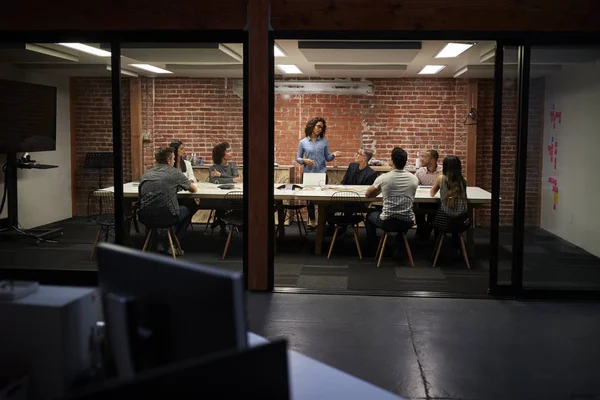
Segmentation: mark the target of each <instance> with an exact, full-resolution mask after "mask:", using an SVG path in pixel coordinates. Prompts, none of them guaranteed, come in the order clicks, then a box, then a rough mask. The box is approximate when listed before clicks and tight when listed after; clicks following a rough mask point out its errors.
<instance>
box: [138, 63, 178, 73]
mask: <svg viewBox="0 0 600 400" xmlns="http://www.w3.org/2000/svg"><path fill="white" fill-rule="evenodd" d="M129 66H130V67H135V68H139V69H143V70H145V71H150V72H154V73H155V74H172V72H171V71H167V70H166V69H162V68H158V67H155V66H154V65H150V64H129Z"/></svg>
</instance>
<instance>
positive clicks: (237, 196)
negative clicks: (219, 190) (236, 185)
mask: <svg viewBox="0 0 600 400" xmlns="http://www.w3.org/2000/svg"><path fill="white" fill-rule="evenodd" d="M223 208H224V209H226V210H227V211H226V212H225V214H224V215H223V216H222V217H221V219H222V220H223V221H225V222H226V223H227V224H230V225H239V226H242V225H243V224H244V192H242V191H241V190H232V191H231V192H228V193H227V194H225V198H224V199H223Z"/></svg>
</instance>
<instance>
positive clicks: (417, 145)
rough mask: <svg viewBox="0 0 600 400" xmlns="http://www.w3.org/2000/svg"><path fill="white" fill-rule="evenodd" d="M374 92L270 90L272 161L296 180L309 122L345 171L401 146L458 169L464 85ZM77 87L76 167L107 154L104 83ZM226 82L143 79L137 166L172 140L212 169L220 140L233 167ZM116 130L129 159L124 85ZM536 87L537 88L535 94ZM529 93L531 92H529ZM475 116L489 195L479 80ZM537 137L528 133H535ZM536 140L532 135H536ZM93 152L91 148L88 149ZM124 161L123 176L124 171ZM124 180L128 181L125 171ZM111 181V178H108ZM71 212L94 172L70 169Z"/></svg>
mask: <svg viewBox="0 0 600 400" xmlns="http://www.w3.org/2000/svg"><path fill="white" fill-rule="evenodd" d="M371 81H372V82H373V84H374V89H375V90H374V92H375V94H374V95H369V96H367V95H365V96H347V95H323V94H301V95H285V94H278V95H276V99H275V146H276V148H275V159H276V161H277V162H278V163H279V164H282V165H284V164H292V165H295V166H296V168H295V170H296V179H300V175H301V170H302V169H301V167H300V166H298V165H297V164H296V163H295V158H296V152H297V148H298V141H299V140H300V139H302V138H304V136H305V135H304V126H305V125H306V122H307V121H308V120H309V119H310V118H312V117H314V116H322V117H324V118H325V119H326V120H327V129H328V134H327V137H328V139H329V142H330V147H331V150H332V151H336V150H339V151H341V152H342V153H343V155H342V156H341V157H339V158H338V159H336V160H335V161H334V162H332V163H330V165H347V164H348V163H349V162H351V161H352V160H353V158H354V153H355V151H356V150H357V149H358V148H359V147H361V146H362V147H365V148H371V149H374V150H375V151H376V154H375V158H378V159H382V160H386V161H387V160H388V159H389V154H390V151H391V149H392V148H393V147H394V146H401V147H403V148H404V149H405V150H406V151H407V152H408V154H409V164H414V162H415V158H416V156H417V154H418V152H419V151H422V150H425V149H428V148H435V149H437V150H438V151H439V153H440V156H441V159H440V162H441V161H442V159H443V157H444V156H446V155H448V154H455V155H457V156H458V157H460V158H461V160H462V161H463V167H464V168H465V169H466V132H467V130H466V127H465V126H464V125H463V123H462V121H463V118H464V115H465V113H466V111H467V108H468V104H467V84H468V81H467V80H461V79H458V80H457V79H427V78H424V79H421V78H410V79H373V80H371ZM75 82H76V87H77V100H76V105H77V109H76V112H77V116H76V117H77V135H78V137H77V154H78V165H80V163H82V162H83V157H84V155H85V152H87V151H104V150H106V151H110V150H111V149H112V146H111V143H112V139H111V136H110V135H111V129H110V118H111V112H110V81H109V80H108V79H102V78H97V79H88V78H81V79H76V80H75ZM232 83H233V82H232V81H231V80H227V79H191V78H156V79H152V78H143V79H142V126H143V130H144V131H145V132H148V133H149V134H150V140H149V141H145V142H144V145H143V151H144V157H143V159H144V167H145V169H148V168H151V167H152V166H153V165H154V158H153V157H154V151H155V150H156V148H158V147H161V146H166V145H168V144H169V142H170V141H171V140H173V139H180V140H182V141H183V142H184V143H185V144H186V151H187V152H188V154H191V153H197V154H198V155H199V156H202V157H204V159H205V163H211V162H212V161H211V151H212V148H213V146H214V145H215V144H216V143H218V142H220V141H223V140H227V141H229V142H230V143H231V144H232V145H233V147H234V152H235V154H234V160H235V161H236V162H238V163H241V162H242V129H243V121H242V100H241V99H240V98H239V97H238V96H237V95H235V94H234V93H233V90H232ZM123 85H124V89H123V95H124V96H123V104H124V108H123V134H124V143H125V147H124V151H125V154H126V156H127V158H126V163H129V160H130V157H129V151H128V149H129V140H130V139H129V138H130V131H129V86H128V82H127V81H126V80H125V81H124V84H123ZM540 88H541V90H540ZM534 93H535V96H534ZM540 96H542V97H543V82H542V84H541V86H540V85H538V86H537V89H536V86H535V85H534V86H533V87H532V99H534V98H535V99H536V100H535V101H532V104H531V105H530V107H531V114H532V115H531V118H530V133H529V134H530V140H529V144H530V146H529V154H530V157H529V159H528V173H529V178H528V179H530V181H531V182H534V181H535V182H537V180H538V179H539V154H540V148H539V146H540V141H539V138H540V136H539V135H540V134H541V132H542V129H541V124H542V122H541V117H542V115H541V111H540V112H539V120H538V119H536V118H535V115H537V114H536V112H537V111H536V112H534V111H533V110H540V107H542V108H543V101H541V100H543V99H542V97H540ZM478 102H479V107H478V108H479V109H478V112H479V118H478V125H477V131H478V142H477V179H476V184H477V185H478V186H481V187H482V188H484V189H487V190H491V161H492V147H491V146H492V126H493V81H492V80H480V81H479V99H478ZM516 121H517V120H516V87H513V88H507V89H506V90H505V92H504V107H503V140H502V160H501V162H502V170H501V197H502V201H501V217H500V221H501V224H502V225H511V224H512V205H513V190H514V182H515V180H514V178H515V175H514V161H515V156H516V153H515V151H516ZM536 135H537V136H536ZM535 138H537V139H535ZM94 149H97V150H94ZM128 165H129V164H126V179H130V176H131V175H130V168H129V166H128ZM127 174H128V175H127ZM111 176H112V175H111ZM78 182H79V185H78V204H79V210H82V207H83V206H84V204H85V201H86V197H85V196H86V195H87V193H88V192H89V190H91V189H93V188H95V185H96V183H95V182H96V176H95V175H93V173H88V172H85V171H83V170H81V169H78ZM537 199H538V190H537V185H528V194H527V207H528V210H527V212H526V214H527V216H528V223H535V221H536V220H537V213H538V210H537V201H538V200H537ZM489 218H490V212H489V207H486V208H484V209H482V210H481V211H480V212H479V213H478V218H477V223H478V224H479V225H484V226H487V225H489Z"/></svg>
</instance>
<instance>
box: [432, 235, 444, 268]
mask: <svg viewBox="0 0 600 400" xmlns="http://www.w3.org/2000/svg"><path fill="white" fill-rule="evenodd" d="M444 236H445V234H444V233H440V243H439V244H438V247H437V249H436V251H435V258H434V259H433V268H435V264H437V260H438V257H439V256H440V250H441V249H442V244H444Z"/></svg>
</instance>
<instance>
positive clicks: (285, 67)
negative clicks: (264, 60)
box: [277, 64, 302, 74]
mask: <svg viewBox="0 0 600 400" xmlns="http://www.w3.org/2000/svg"><path fill="white" fill-rule="evenodd" d="M277 68H279V69H280V70H282V71H283V72H285V73H286V74H301V73H302V71H300V68H298V67H297V66H295V65H294V64H277Z"/></svg>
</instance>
